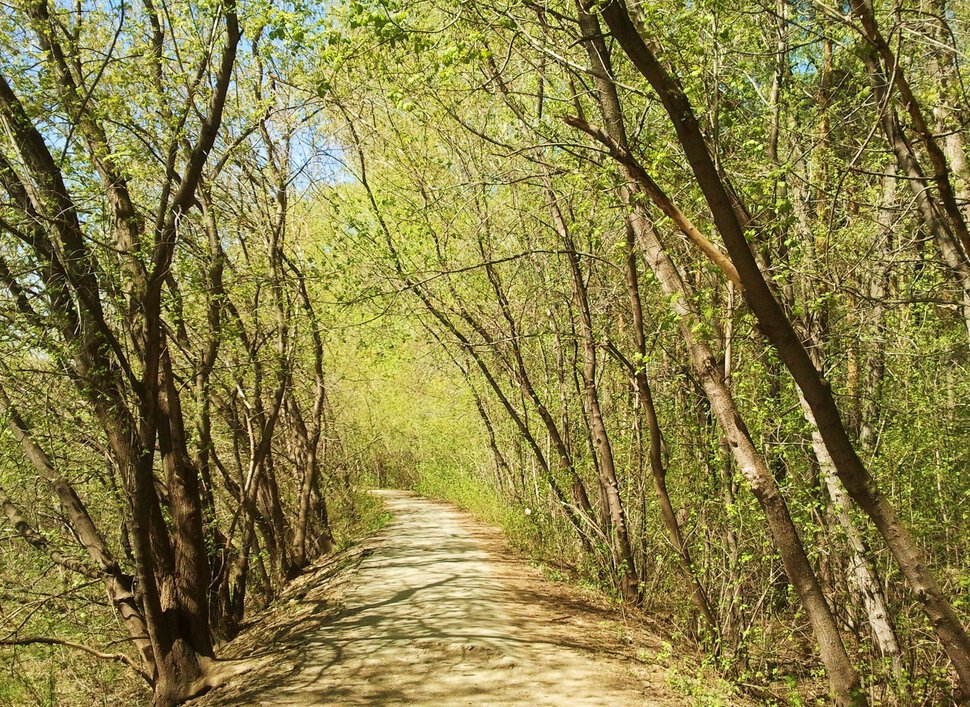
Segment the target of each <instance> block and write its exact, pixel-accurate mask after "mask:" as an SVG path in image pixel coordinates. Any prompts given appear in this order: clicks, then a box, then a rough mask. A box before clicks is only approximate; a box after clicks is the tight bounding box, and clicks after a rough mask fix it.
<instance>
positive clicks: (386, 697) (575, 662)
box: [206, 491, 678, 707]
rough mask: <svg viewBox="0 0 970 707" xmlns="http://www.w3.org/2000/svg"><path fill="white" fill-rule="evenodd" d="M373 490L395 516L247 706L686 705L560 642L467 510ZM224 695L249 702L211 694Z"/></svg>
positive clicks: (614, 664)
mask: <svg viewBox="0 0 970 707" xmlns="http://www.w3.org/2000/svg"><path fill="white" fill-rule="evenodd" d="M376 493H379V494H381V495H382V497H383V498H384V499H385V502H386V504H387V507H388V510H390V511H391V512H392V513H393V514H394V520H393V522H392V523H391V524H389V525H388V527H387V528H385V529H384V530H383V531H382V533H381V535H382V539H381V541H380V542H379V543H378V544H377V546H376V548H375V549H374V550H373V552H372V553H371V554H369V555H368V556H367V557H365V558H364V560H363V561H362V563H361V564H360V566H359V568H358V569H357V570H356V571H355V573H354V574H353V577H352V580H351V585H350V586H349V587H348V588H347V590H346V592H345V595H344V598H343V604H342V606H341V607H340V609H339V610H338V611H337V612H336V614H335V615H333V616H331V617H329V618H328V619H327V620H326V621H323V622H320V623H319V625H316V626H314V627H313V628H312V630H309V631H307V632H305V633H304V634H302V635H301V636H300V637H299V641H300V647H299V650H294V651H293V655H292V656H290V655H289V654H287V656H286V657H287V658H290V660H288V661H287V665H286V666H277V667H278V668H282V667H286V668H287V670H286V673H285V676H284V677H281V678H280V679H278V680H274V681H273V683H272V684H270V685H264V686H263V687H262V688H261V689H258V690H253V691H250V692H249V694H248V695H246V702H245V704H254V705H310V704H336V705H384V704H387V705H391V704H434V705H498V704H503V705H509V704H543V705H644V704H647V705H650V704H655V705H671V704H678V702H675V701H671V699H670V698H669V696H667V694H666V693H667V690H666V689H664V687H665V686H663V685H662V684H659V685H658V684H657V683H654V689H651V688H650V687H649V685H648V684H647V683H646V682H644V680H643V679H642V676H641V679H637V678H636V677H634V674H633V672H632V671H631V670H626V669H624V666H623V665H622V664H620V663H618V662H615V661H611V660H609V659H607V658H604V657H603V656H602V655H597V654H596V653H593V652H591V651H589V650H584V649H583V647H582V646H579V645H578V644H577V645H576V646H572V647H566V646H563V645H561V644H562V637H561V636H560V637H558V638H554V637H552V636H551V635H550V634H549V632H548V630H547V629H548V624H549V622H550V621H552V620H554V619H555V617H551V616H548V615H547V616H541V615H540V612H538V611H537V610H536V609H535V607H533V606H531V605H530V604H528V603H526V602H525V601H524V600H523V596H522V592H521V589H516V588H515V587H510V586H508V585H507V583H506V582H504V581H502V580H501V579H500V578H499V577H497V576H496V574H495V572H494V571H493V558H491V557H490V555H489V553H488V552H487V551H486V550H485V549H484V548H483V546H482V545H481V543H480V542H479V541H478V540H476V539H475V538H474V537H473V536H472V534H471V533H469V531H468V530H467V529H466V528H465V527H464V526H463V520H464V519H463V517H462V516H461V515H460V514H459V513H457V512H454V511H452V510H450V509H449V508H447V507H446V506H442V505H440V504H435V503H431V502H428V501H425V500H422V499H419V498H417V497H414V496H412V495H410V494H406V493H402V492H395V491H379V492H376ZM464 522H466V523H467V520H464ZM291 640H292V639H291ZM652 693H653V694H652ZM212 697H216V695H213V696H212ZM227 698H228V696H227ZM237 699H239V696H237ZM216 704H220V705H221V704H241V703H240V702H238V701H233V700H228V699H227V700H226V701H217V700H206V705H207V707H208V706H209V705H216Z"/></svg>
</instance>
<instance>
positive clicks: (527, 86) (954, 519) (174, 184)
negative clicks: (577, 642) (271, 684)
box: [0, 0, 970, 705]
mask: <svg viewBox="0 0 970 707" xmlns="http://www.w3.org/2000/svg"><path fill="white" fill-rule="evenodd" d="M0 8H2V9H0V127H2V133H0V320H2V328H0V423H2V426H0V506H2V507H3V512H4V516H3V517H4V518H5V520H4V535H3V537H2V539H0V662H2V663H3V664H4V670H3V674H4V675H5V677H3V678H0V703H3V704H55V703H65V704H66V703H78V701H79V700H81V699H84V700H87V701H89V702H90V701H94V700H98V701H100V702H103V703H105V704H107V703H109V702H112V701H113V700H117V699H129V700H134V701H144V702H147V701H153V703H154V704H157V705H173V704H178V703H180V702H183V701H185V700H187V699H190V698H191V697H193V696H195V695H198V694H200V693H202V692H204V691H206V690H207V689H209V688H211V687H213V686H215V685H217V684H219V683H220V682H223V681H226V680H229V679H233V672H234V670H235V668H234V667H233V665H232V664H230V663H228V662H226V661H223V660H220V647H221V646H222V645H223V644H224V643H225V642H226V641H228V640H230V639H231V638H232V637H233V636H235V635H236V634H237V633H238V631H239V629H240V627H241V626H242V625H243V622H244V621H245V620H246V619H248V618H249V617H251V616H252V615H253V614H254V613H255V612H257V611H259V610H260V609H262V608H264V607H266V606H268V605H270V604H271V603H272V602H273V601H274V600H275V599H276V598H277V597H278V596H279V593H280V591H281V590H282V588H283V587H284V586H285V584H286V583H287V582H288V581H290V580H292V579H293V578H295V577H297V576H298V575H300V574H301V573H303V572H305V571H306V570H307V569H308V568H309V567H311V566H312V565H313V563H314V562H316V561H317V560H319V559H321V558H325V557H327V556H329V555H330V554H331V553H333V552H335V551H337V550H339V549H340V548H342V547H344V546H345V545H346V544H347V543H350V542H352V541H353V540H354V539H355V538H358V537H360V536H361V535H362V534H363V533H365V532H367V531H368V530H369V529H372V528H374V527H375V526H376V525H377V524H378V523H379V522H380V509H379V507H378V504H377V502H376V501H375V500H373V498H372V497H371V496H369V495H367V494H366V493H364V491H365V490H366V489H367V488H371V487H384V486H394V487H401V488H407V489H412V490H416V491H418V492H421V493H424V494H426V495H430V496H433V497H436V498H442V499H447V500H450V501H453V502H455V503H458V504H459V505H462V506H463V507H465V508H468V509H470V510H472V511H474V512H475V513H477V514H479V515H480V516H482V517H483V518H485V519H487V520H489V521H491V522H494V523H496V524H500V525H501V526H502V527H503V528H504V530H505V531H506V533H507V534H508V535H509V537H510V538H511V539H512V540H513V541H514V542H515V543H516V544H517V545H518V546H519V547H520V548H521V549H522V550H523V551H524V552H526V553H528V554H529V555H531V556H533V557H536V558H538V559H540V560H541V561H544V562H547V563H549V564H550V566H554V567H555V568H556V572H557V573H561V574H562V575H563V576H568V577H570V578H572V579H573V580H575V581H581V582H585V583H588V584H590V585H592V586H595V587H597V588H598V589H599V590H600V591H603V592H605V593H607V594H609V595H610V596H611V597H613V598H614V599H615V600H616V601H617V602H620V603H622V604H624V605H625V606H626V607H627V608H628V609H629V610H630V611H635V612H640V613H642V614H646V615H649V616H652V617H654V618H655V619H656V620H657V621H658V622H659V624H660V625H662V626H663V627H664V630H665V631H666V632H667V633H668V634H669V636H670V637H671V640H673V641H676V642H677V643H678V645H682V646H685V647H686V649H687V650H690V651H695V652H696V653H697V655H698V656H700V659H701V660H702V661H703V663H704V664H705V666H706V667H707V668H709V669H711V670H712V671H714V672H716V673H718V674H720V675H721V676H723V678H724V679H725V680H726V681H728V683H730V684H731V685H733V688H732V689H734V690H735V691H736V692H737V694H739V695H741V694H744V695H746V696H747V697H749V698H751V699H755V700H759V701H765V702H771V701H775V702H778V703H782V702H784V701H786V700H787V701H789V702H791V703H793V704H800V703H803V702H801V701H803V700H804V701H816V700H817V701H832V702H834V703H836V704H840V705H849V704H853V705H855V704H867V703H870V702H872V703H885V704H895V703H902V704H946V703H958V702H960V701H962V700H965V699H968V698H970V638H968V634H967V628H966V627H967V625H968V620H970V567H968V565H967V561H966V558H967V557H968V555H970V533H968V530H970V458H968V451H967V450H968V449H970V408H968V401H970V382H968V380H970V376H968V373H970V229H968V225H967V224H968V219H970V166H968V162H967V144H966V142H967V141H966V134H967V132H966V128H967V125H968V121H970V97H968V93H967V88H966V85H967V84H966V82H967V80H968V78H970V77H968V67H967V60H966V55H965V52H966V51H967V48H968V31H970V27H968V22H970V7H968V5H967V4H966V3H965V2H963V1H962V0H886V1H883V0H849V2H846V3H841V4H837V5H831V4H828V3H826V2H823V1H822V0H770V1H769V0H765V1H764V2H757V3H753V4H744V3H741V4H739V3H728V2H723V1H722V0H704V1H703V2H683V3H679V2H662V3H661V2H651V1H649V0H645V1H643V2H634V1H633V0H605V1H598V0H577V2H575V3H569V2H565V3H557V2H544V1H542V0H522V1H521V2H518V1H517V2H505V3H492V2H483V3H467V2H459V1H454V2H453V1H452V0H419V1H418V2H402V1H396V0H346V1H344V0H338V1H336V2H326V3H302V2H285V3H282V4H281V3H270V2H266V1H264V0H220V1H219V2H199V1H198V0H136V1H135V2H133V3H127V2H124V0H109V1H108V2H103V3H93V2H86V1H84V0H80V1H79V2H77V3H64V2H58V1H57V0H11V1H10V2H7V3H4V4H3V5H0ZM80 696H83V697H80Z"/></svg>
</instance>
